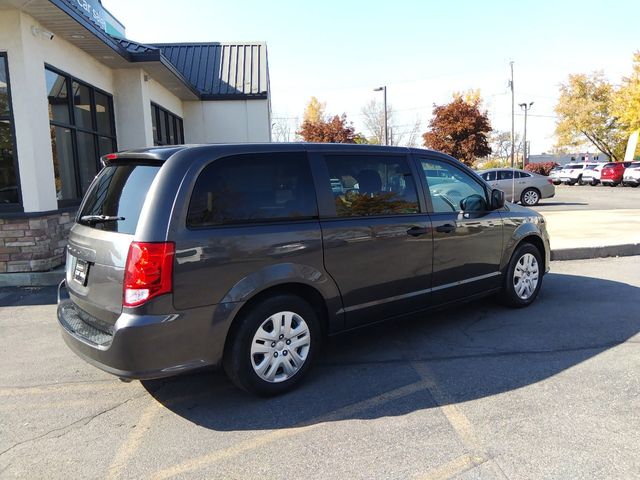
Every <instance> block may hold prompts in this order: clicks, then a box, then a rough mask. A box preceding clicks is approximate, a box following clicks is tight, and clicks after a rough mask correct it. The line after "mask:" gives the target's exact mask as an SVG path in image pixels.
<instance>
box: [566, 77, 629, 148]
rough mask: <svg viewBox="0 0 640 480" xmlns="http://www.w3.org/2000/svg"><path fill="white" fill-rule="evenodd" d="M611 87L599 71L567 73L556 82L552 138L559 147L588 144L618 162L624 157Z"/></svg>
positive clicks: (574, 146)
mask: <svg viewBox="0 0 640 480" xmlns="http://www.w3.org/2000/svg"><path fill="white" fill-rule="evenodd" d="M613 96H614V95H613V87H612V86H611V84H610V83H609V82H607V80H606V79H605V78H604V74H603V73H602V72H594V73H593V74H591V75H585V74H576V75H569V79H568V81H567V83H564V84H562V85H560V98H559V100H558V104H557V105H556V108H555V111H556V113H557V115H558V121H557V123H556V138H557V145H558V146H559V147H573V148H576V147H578V148H579V147H581V146H584V145H585V143H591V144H592V145H593V146H595V147H596V148H597V149H598V150H599V151H601V152H602V153H604V154H605V155H607V156H609V157H610V158H611V159H613V160H615V161H618V160H621V159H622V157H623V156H624V141H623V137H624V133H623V131H622V129H621V127H620V123H619V122H618V120H617V119H616V117H615V116H614V113H613Z"/></svg>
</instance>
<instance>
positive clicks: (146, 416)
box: [107, 397, 164, 479]
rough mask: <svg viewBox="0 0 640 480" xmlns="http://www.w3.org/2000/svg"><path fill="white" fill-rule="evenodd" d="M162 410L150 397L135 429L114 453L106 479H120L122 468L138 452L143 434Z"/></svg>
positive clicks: (161, 406)
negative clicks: (149, 401)
mask: <svg viewBox="0 0 640 480" xmlns="http://www.w3.org/2000/svg"><path fill="white" fill-rule="evenodd" d="M163 409H164V406H163V405H162V404H161V403H160V402H158V401H157V400H156V399H154V398H153V397H151V403H150V404H149V405H148V406H147V408H145V409H144V411H143V412H142V415H141V416H140V419H139V420H138V421H137V422H136V425H135V428H133V429H131V432H130V433H129V436H128V437H127V439H126V440H125V441H124V443H122V445H121V446H120V448H119V449H118V452H117V453H116V456H115V457H114V459H113V461H112V462H111V465H110V466H109V472H108V474H107V478H108V479H116V478H120V476H121V474H122V472H123V470H124V468H125V467H126V466H127V464H128V463H129V460H130V459H131V458H132V457H133V456H134V455H135V454H136V452H137V451H138V448H139V447H140V444H141V442H142V438H143V436H144V434H145V433H146V432H147V431H148V430H149V428H150V427H151V424H152V423H153V421H154V420H155V418H156V416H157V415H158V413H160V412H161V411H162V410H163Z"/></svg>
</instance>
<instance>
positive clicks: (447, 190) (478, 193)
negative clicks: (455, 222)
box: [420, 159, 487, 213]
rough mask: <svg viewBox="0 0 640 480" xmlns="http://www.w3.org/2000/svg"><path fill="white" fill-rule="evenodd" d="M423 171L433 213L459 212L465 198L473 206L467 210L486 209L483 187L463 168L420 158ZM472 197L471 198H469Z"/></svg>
mask: <svg viewBox="0 0 640 480" xmlns="http://www.w3.org/2000/svg"><path fill="white" fill-rule="evenodd" d="M420 163H421V165H422V170H423V171H424V175H425V179H426V181H427V185H428V186H429V194H430V195H431V203H432V205H433V211H434V213H451V212H459V211H460V210H461V209H462V206H461V202H462V201H463V200H465V201H466V202H467V203H469V204H471V202H473V204H474V207H472V208H468V210H476V211H480V210H486V208H487V196H486V192H485V189H484V187H483V186H482V185H481V184H480V183H479V182H478V181H477V180H475V179H474V178H473V177H472V176H471V175H469V174H468V173H466V172H464V171H463V170H461V169H459V168H457V167H455V166H453V165H451V164H449V163H447V162H443V161H440V160H431V159H429V160H427V159H422V160H420ZM470 197H473V198H470Z"/></svg>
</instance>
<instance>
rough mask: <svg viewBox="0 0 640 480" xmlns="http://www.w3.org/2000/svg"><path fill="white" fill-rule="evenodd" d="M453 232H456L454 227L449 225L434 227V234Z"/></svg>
mask: <svg viewBox="0 0 640 480" xmlns="http://www.w3.org/2000/svg"><path fill="white" fill-rule="evenodd" d="M455 230H456V226H455V225H451V224H450V223H447V224H446V225H440V226H438V227H436V232H440V233H451V232H454V231H455Z"/></svg>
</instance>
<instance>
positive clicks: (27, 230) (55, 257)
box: [0, 212, 75, 273]
mask: <svg viewBox="0 0 640 480" xmlns="http://www.w3.org/2000/svg"><path fill="white" fill-rule="evenodd" d="M74 217H75V214H74V213H69V212H61V213H53V214H47V215H43V216H41V217H39V216H29V217H28V218H5V219H1V218H0V273H15V272H46V271H49V270H52V269H54V268H56V267H59V266H60V265H62V264H64V261H65V257H64V254H65V247H66V245H67V237H68V235H69V230H70V229H71V226H72V225H73V221H74Z"/></svg>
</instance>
